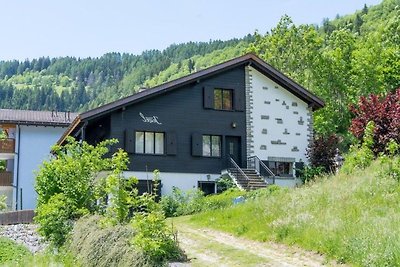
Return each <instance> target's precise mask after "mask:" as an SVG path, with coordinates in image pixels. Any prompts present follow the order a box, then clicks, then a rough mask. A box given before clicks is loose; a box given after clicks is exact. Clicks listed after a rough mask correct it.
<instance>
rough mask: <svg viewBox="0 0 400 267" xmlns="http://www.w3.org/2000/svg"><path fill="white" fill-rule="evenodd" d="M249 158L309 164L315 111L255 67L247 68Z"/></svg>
mask: <svg viewBox="0 0 400 267" xmlns="http://www.w3.org/2000/svg"><path fill="white" fill-rule="evenodd" d="M246 77H247V78H246V90H247V91H248V94H249V95H250V99H248V100H247V102H248V105H249V108H248V110H247V113H248V114H247V120H248V121H250V125H249V126H248V131H247V132H248V133H247V134H248V138H247V146H248V147H250V148H251V149H248V151H247V152H248V154H249V156H251V155H256V156H258V157H259V158H260V159H261V160H268V158H269V157H275V158H286V159H289V158H293V159H294V160H295V161H296V162H298V161H300V160H301V161H303V162H307V158H306V149H307V146H308V140H309V139H310V138H311V136H312V111H311V110H310V109H309V108H308V105H307V103H305V102H304V101H303V100H301V99H299V98H298V97H296V96H295V95H293V94H292V93H290V92H289V91H288V90H286V89H284V88H282V86H280V85H278V84H277V83H275V82H274V81H272V80H271V79H269V78H268V77H266V76H265V75H263V74H261V73H260V72H258V71H257V70H255V69H254V68H252V67H246Z"/></svg>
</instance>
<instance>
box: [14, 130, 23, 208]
mask: <svg viewBox="0 0 400 267" xmlns="http://www.w3.org/2000/svg"><path fill="white" fill-rule="evenodd" d="M17 126H18V142H17V145H18V149H17V168H16V171H17V173H16V180H17V181H16V188H15V189H16V190H15V191H16V192H15V209H16V210H18V199H19V157H20V151H21V146H20V144H21V127H20V126H19V125H17ZM20 206H21V207H22V203H21V205H20Z"/></svg>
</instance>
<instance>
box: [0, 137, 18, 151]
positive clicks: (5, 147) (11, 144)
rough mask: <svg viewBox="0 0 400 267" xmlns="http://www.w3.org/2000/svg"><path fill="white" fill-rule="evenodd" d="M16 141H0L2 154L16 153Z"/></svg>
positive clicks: (8, 139) (9, 139)
mask: <svg viewBox="0 0 400 267" xmlns="http://www.w3.org/2000/svg"><path fill="white" fill-rule="evenodd" d="M14 152H15V139H11V138H7V139H0V153H14Z"/></svg>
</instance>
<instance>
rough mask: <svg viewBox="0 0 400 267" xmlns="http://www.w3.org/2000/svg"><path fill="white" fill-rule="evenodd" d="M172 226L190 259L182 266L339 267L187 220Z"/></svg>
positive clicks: (294, 250) (312, 255) (310, 255)
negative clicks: (196, 224)
mask: <svg viewBox="0 0 400 267" xmlns="http://www.w3.org/2000/svg"><path fill="white" fill-rule="evenodd" d="M173 225H174V228H175V229H176V230H177V231H178V240H179V243H180V246H181V248H182V249H184V250H185V252H186V254H187V256H188V258H189V260H190V263H189V264H185V265H183V266H193V267H195V266H229V267H231V266H232V267H233V266H280V267H281V266H282V267H285V266H336V264H335V263H334V262H327V261H326V260H325V258H324V257H323V256H321V255H318V254H316V253H312V252H308V251H303V250H300V249H298V248H293V247H287V246H285V245H278V244H273V243H261V242H256V241H250V240H246V239H242V238H238V237H235V236H232V235H230V234H226V233H222V232H218V231H215V230H211V229H205V228H199V227H196V226H193V225H191V224H189V223H188V222H187V219H186V218H179V219H175V220H173ZM181 266H182V265H181ZM341 266H343V265H341Z"/></svg>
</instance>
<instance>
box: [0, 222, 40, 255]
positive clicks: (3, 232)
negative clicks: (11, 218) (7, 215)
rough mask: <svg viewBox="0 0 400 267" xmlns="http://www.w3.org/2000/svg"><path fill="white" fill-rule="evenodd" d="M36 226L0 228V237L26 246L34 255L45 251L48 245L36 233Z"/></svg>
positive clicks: (19, 225) (5, 226)
mask: <svg viewBox="0 0 400 267" xmlns="http://www.w3.org/2000/svg"><path fill="white" fill-rule="evenodd" d="M36 229H37V226H36V225H34V224H16V225H3V226H0V236H3V237H7V238H9V239H12V240H14V241H15V242H17V243H18V244H21V245H24V246H26V247H27V248H28V249H29V250H30V251H31V252H32V253H36V252H40V251H43V250H44V249H45V248H46V247H47V244H46V243H45V242H44V241H43V239H42V237H41V236H39V234H38V233H37V232H36Z"/></svg>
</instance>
